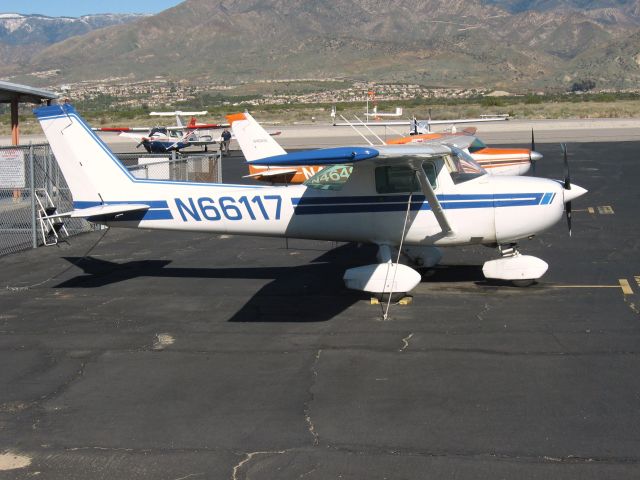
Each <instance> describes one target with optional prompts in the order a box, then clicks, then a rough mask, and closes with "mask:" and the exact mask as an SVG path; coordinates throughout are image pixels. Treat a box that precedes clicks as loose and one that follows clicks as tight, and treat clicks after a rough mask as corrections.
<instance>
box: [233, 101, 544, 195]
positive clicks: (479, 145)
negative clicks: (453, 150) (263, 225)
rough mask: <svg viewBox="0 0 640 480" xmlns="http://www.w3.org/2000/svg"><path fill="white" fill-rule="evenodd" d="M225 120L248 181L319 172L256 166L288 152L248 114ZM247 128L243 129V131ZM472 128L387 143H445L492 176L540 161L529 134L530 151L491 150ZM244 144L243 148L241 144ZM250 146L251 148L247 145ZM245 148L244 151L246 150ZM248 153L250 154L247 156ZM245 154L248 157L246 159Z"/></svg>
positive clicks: (291, 179) (302, 177)
mask: <svg viewBox="0 0 640 480" xmlns="http://www.w3.org/2000/svg"><path fill="white" fill-rule="evenodd" d="M226 118H227V121H228V122H229V123H230V124H231V128H232V130H233V131H234V134H235V137H236V138H237V139H238V142H239V143H240V146H241V148H242V150H243V152H245V156H246V160H247V163H248V166H249V175H246V177H247V178H253V179H254V180H259V181H263V182H269V183H292V184H299V183H303V182H304V181H306V180H307V179H309V178H311V177H312V176H313V175H315V174H316V173H318V172H319V171H320V170H322V168H323V167H322V166H319V165H313V166H312V165H305V166H296V167H274V166H269V167H267V166H258V165H255V163H254V162H255V161H256V160H260V159H262V158H264V157H265V156H273V155H284V154H286V153H287V152H286V151H285V150H284V149H283V148H282V147H281V146H280V145H279V144H278V143H277V142H276V141H275V140H274V139H273V138H270V137H269V136H268V134H267V133H266V132H265V131H264V129H263V128H262V127H261V126H260V124H259V123H258V122H256V121H255V119H254V118H253V117H252V116H251V115H250V114H249V113H237V114H234V115H227V117H226ZM238 120H247V121H248V122H249V123H248V125H251V133H250V134H247V133H246V132H245V133H244V134H241V135H238V133H237V132H236V129H237V127H234V125H233V124H234V122H235V121H238ZM246 128H247V127H245V129H246ZM474 134H475V128H467V129H465V130H463V131H462V132H460V133H424V134H417V135H409V136H406V137H401V138H397V139H394V140H387V141H386V142H385V143H386V144H388V145H402V144H410V143H428V142H433V141H441V142H446V143H449V144H451V145H454V146H455V147H457V148H459V149H461V150H463V151H465V152H466V153H469V154H470V155H471V156H472V157H473V159H474V160H476V162H478V163H479V164H480V165H481V166H482V167H483V168H484V169H485V170H486V171H487V172H488V173H490V174H493V175H523V174H525V173H527V172H528V171H529V169H530V167H531V165H532V164H535V162H536V161H537V160H540V159H542V155H541V154H540V153H538V152H536V151H535V150H534V148H535V143H534V139H533V132H532V134H531V135H532V137H531V141H532V149H531V150H529V149H526V148H509V149H507V148H490V147H487V146H486V145H485V144H484V143H483V142H482V141H481V140H480V139H479V138H477V137H475V136H473V135H474ZM243 142H244V143H245V145H243ZM249 143H250V144H251V145H250V146H249V145H247V144H249ZM245 147H246V148H245ZM247 152H250V153H249V154H247ZM247 155H248V156H247Z"/></svg>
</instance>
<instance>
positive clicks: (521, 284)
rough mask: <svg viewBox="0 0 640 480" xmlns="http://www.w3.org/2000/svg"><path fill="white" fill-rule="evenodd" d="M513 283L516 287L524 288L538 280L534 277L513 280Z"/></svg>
mask: <svg viewBox="0 0 640 480" xmlns="http://www.w3.org/2000/svg"><path fill="white" fill-rule="evenodd" d="M511 283H512V284H513V286H514V287H520V288H524V287H530V286H531V285H533V284H534V283H536V281H535V279H533V278H527V279H524V280H511Z"/></svg>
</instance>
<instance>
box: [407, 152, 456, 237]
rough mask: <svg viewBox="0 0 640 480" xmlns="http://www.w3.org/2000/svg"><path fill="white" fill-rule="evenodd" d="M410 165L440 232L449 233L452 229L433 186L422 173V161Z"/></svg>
mask: <svg viewBox="0 0 640 480" xmlns="http://www.w3.org/2000/svg"><path fill="white" fill-rule="evenodd" d="M411 166H412V167H413V170H414V171H415V172H416V176H417V177H418V181H419V182H420V189H421V190H422V193H423V194H424V196H425V197H426V199H427V202H429V206H430V207H431V210H432V211H433V214H434V215H435V217H436V220H438V223H439V224H440V228H442V232H443V233H444V234H449V233H451V232H452V231H453V229H452V228H451V225H450V224H449V220H447V216H446V215H445V213H444V209H443V208H442V205H440V201H439V200H438V197H436V193H435V192H434V191H433V187H431V183H430V182H429V179H428V178H427V175H426V173H424V169H423V168H422V161H414V162H411Z"/></svg>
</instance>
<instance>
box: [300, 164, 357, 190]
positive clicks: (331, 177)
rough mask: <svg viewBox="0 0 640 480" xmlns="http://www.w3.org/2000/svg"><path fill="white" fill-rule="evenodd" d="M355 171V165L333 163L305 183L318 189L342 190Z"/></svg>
mask: <svg viewBox="0 0 640 480" xmlns="http://www.w3.org/2000/svg"><path fill="white" fill-rule="evenodd" d="M352 171H353V165H331V166H329V167H325V168H323V169H322V170H320V171H319V172H318V173H316V174H315V175H314V176H313V177H311V178H309V179H308V180H307V181H305V182H304V184H305V185H306V186H307V187H310V188H317V189H318V190H340V189H341V188H342V187H343V186H344V184H345V183H346V181H347V180H349V177H350V176H351V172H352Z"/></svg>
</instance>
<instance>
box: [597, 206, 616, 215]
mask: <svg viewBox="0 0 640 480" xmlns="http://www.w3.org/2000/svg"><path fill="white" fill-rule="evenodd" d="M597 208H598V213H599V214H600V215H613V213H614V212H613V208H612V207H611V206H610V205H604V206H602V207H597Z"/></svg>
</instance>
